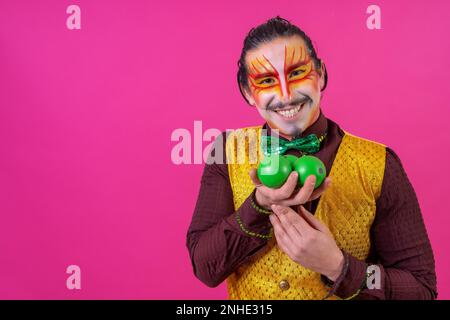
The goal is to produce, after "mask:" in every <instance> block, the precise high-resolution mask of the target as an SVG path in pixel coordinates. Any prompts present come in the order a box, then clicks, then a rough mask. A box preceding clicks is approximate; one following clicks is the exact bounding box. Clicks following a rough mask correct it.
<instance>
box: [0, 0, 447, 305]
mask: <svg viewBox="0 0 450 320" xmlns="http://www.w3.org/2000/svg"><path fill="white" fill-rule="evenodd" d="M372 3H375V4H377V5H379V6H380V7H381V10H382V30H378V31H377V30H375V31H371V30H368V29H367V28H366V18H367V14H366V8H367V7H368V5H370V4H372ZM70 4H78V5H79V6H80V7H81V18H82V22H81V24H82V29H81V30H73V31H71V30H68V29H67V28H66V18H67V16H68V15H67V14H66V8H67V6H68V5H70ZM449 10H450V2H448V1H444V0H442V1H429V0H427V1H406V0H405V1H375V2H372V1H299V0H298V1H281V0H278V1H236V3H230V2H229V1H221V2H219V1H204V2H196V1H181V0H180V1H161V2H156V1H111V0H109V1H106V0H105V1H93V0H90V1H87V0H86V1H57V0H55V1H31V0H30V1H2V3H1V4H0V152H1V154H0V215H1V222H0V298H8V299H10V298H26V299H29V298H37V299H47V298H56V299H79V298H86V299H93V298H99V299H104V298H124V299H131V298H138V299H165V298H172V299H196V298H204V299H217V298H226V289H225V286H224V285H221V286H220V287H218V288H215V289H210V288H207V287H206V286H204V285H203V284H202V283H201V282H200V281H198V280H197V279H196V278H195V277H194V275H193V273H192V268H191V265H190V260H189V256H188V252H187V250H186V247H185V235H186V230H187V227H188V225H189V222H190V219H191V215H192V211H193V208H194V205H195V201H196V197H197V192H198V188H199V182H200V176H201V172H202V168H203V165H181V166H175V165H174V164H172V162H171V158H170V154H171V149H172V147H173V146H174V145H175V144H176V143H175V142H172V141H171V139H170V137H171V133H172V131H173V130H175V129H177V128H186V129H189V130H190V131H191V132H192V131H193V122H194V120H202V121H203V129H204V130H206V129H207V128H213V127H214V128H218V129H220V130H225V129H226V128H237V127H241V126H245V125H254V124H260V123H261V119H260V118H259V116H258V115H257V113H256V111H255V110H254V109H252V108H250V107H248V106H247V105H246V104H245V102H244V100H243V99H242V98H241V96H240V93H239V91H238V88H237V85H236V83H235V78H236V75H235V72H236V63H237V60H238V57H239V54H240V49H241V45H242V41H243V39H244V36H245V34H246V33H247V32H248V31H249V29H250V28H251V27H253V26H255V25H257V24H259V23H262V22H263V21H265V20H266V19H268V18H270V17H272V16H274V15H276V14H279V15H281V16H283V17H285V18H287V19H290V20H291V21H292V22H294V23H296V24H298V25H299V26H300V27H302V28H303V29H304V30H305V31H306V32H307V33H308V34H309V35H310V36H311V38H312V39H313V40H314V43H315V45H316V46H317V49H318V52H319V55H320V56H321V57H322V58H323V59H324V60H325V62H326V63H327V66H328V71H329V76H330V81H329V87H328V89H327V90H326V92H325V98H324V100H323V105H322V106H323V111H324V113H325V115H326V116H328V117H330V118H331V119H333V120H335V121H336V122H338V123H339V124H340V125H341V126H342V127H343V128H344V129H346V130H348V131H350V132H352V133H354V134H357V135H360V136H363V137H366V138H369V139H372V140H376V141H379V142H382V143H385V144H386V145H388V146H390V147H392V148H393V149H394V150H395V151H396V152H397V153H398V154H399V156H400V157H401V159H402V161H403V164H404V166H405V169H406V170H407V172H408V174H409V177H410V179H411V181H412V183H413V185H414V187H415V189H416V192H417V196H418V198H419V200H420V203H421V207H422V210H423V216H424V219H425V222H426V225H427V228H428V231H429V236H430V238H431V241H432V244H433V248H434V252H435V257H436V270H437V274H438V286H439V293H440V298H441V299H443V298H446V299H449V298H450V288H449V286H450V274H449V273H448V270H449V259H450V258H449V254H448V252H449V249H450V245H449V243H450V232H448V227H449V225H450V224H449V212H450V204H449V202H448V201H447V197H448V192H449V189H448V187H447V185H448V180H449V174H448V170H447V169H445V168H444V166H445V165H447V164H448V163H449V161H450V153H449V149H450V148H449V147H450V135H449V134H448V117H449V102H450V101H449V100H450V91H449V89H448V70H449V69H450V65H449V59H448V57H449V56H450V45H449V44H450V41H449V40H448V39H449V38H450V37H449V35H448V30H450V19H449V14H448V12H449ZM206 144H207V143H205V145H206ZM70 264H76V265H79V266H80V267H81V271H82V289H81V290H78V291H77V290H72V291H70V290H68V289H67V288H66V277H67V276H68V275H67V274H66V273H65V270H66V267H67V266H68V265H70Z"/></svg>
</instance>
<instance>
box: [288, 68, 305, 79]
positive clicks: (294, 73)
mask: <svg viewBox="0 0 450 320" xmlns="http://www.w3.org/2000/svg"><path fill="white" fill-rule="evenodd" d="M302 73H303V70H300V69H299V70H294V71H292V72H291V74H290V75H289V78H292V77H296V76H299V75H301V74H302Z"/></svg>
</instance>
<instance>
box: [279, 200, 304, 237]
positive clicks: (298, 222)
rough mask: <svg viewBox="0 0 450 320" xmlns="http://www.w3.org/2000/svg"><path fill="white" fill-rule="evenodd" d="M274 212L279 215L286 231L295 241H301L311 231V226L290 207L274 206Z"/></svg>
mask: <svg viewBox="0 0 450 320" xmlns="http://www.w3.org/2000/svg"><path fill="white" fill-rule="evenodd" d="M272 210H273V212H275V214H276V215H277V217H278V219H279V221H280V222H281V225H282V226H283V228H284V230H286V232H287V233H288V234H289V236H290V237H291V238H292V240H294V241H301V239H300V237H301V236H302V235H304V234H306V233H308V232H309V229H311V227H310V226H309V224H308V223H307V222H306V221H305V220H304V219H303V218H302V217H301V216H299V215H298V213H297V212H295V211H294V210H292V209H291V208H289V207H284V206H279V205H272Z"/></svg>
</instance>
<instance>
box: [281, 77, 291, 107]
mask: <svg viewBox="0 0 450 320" xmlns="http://www.w3.org/2000/svg"><path fill="white" fill-rule="evenodd" d="M280 98H281V99H280V100H281V101H282V102H283V103H288V102H289V101H290V100H291V93H290V91H289V87H288V86H287V83H286V82H285V81H282V82H281V97H280Z"/></svg>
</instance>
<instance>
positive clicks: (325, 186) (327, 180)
mask: <svg viewBox="0 0 450 320" xmlns="http://www.w3.org/2000/svg"><path fill="white" fill-rule="evenodd" d="M330 185H331V178H330V177H326V178H325V180H324V181H323V183H322V184H321V185H320V187H318V188H317V189H316V190H314V192H313V193H312V195H311V197H310V199H309V201H313V200H316V199H317V198H319V197H320V196H321V195H322V194H323V193H324V192H325V191H326V190H327V189H328V187H329V186H330Z"/></svg>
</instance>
